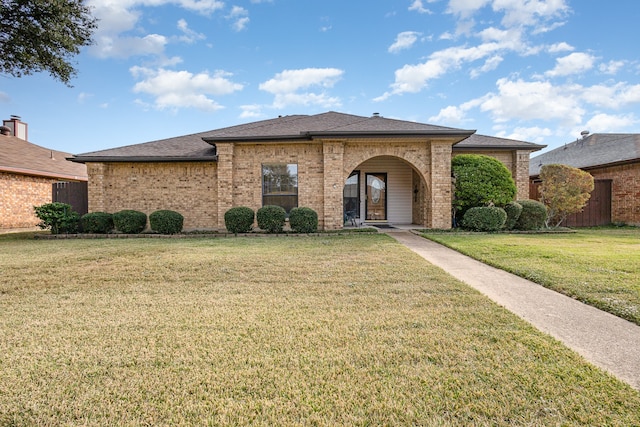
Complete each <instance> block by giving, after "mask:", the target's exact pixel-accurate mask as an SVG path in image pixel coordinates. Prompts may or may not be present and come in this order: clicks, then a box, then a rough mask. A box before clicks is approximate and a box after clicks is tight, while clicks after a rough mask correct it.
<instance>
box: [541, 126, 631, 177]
mask: <svg viewBox="0 0 640 427" xmlns="http://www.w3.org/2000/svg"><path fill="white" fill-rule="evenodd" d="M633 161H640V134H637V133H594V134H593V135H589V136H587V137H585V138H582V139H579V140H577V141H574V142H572V143H570V144H566V145H564V146H562V147H559V148H556V149H555V150H551V151H549V152H547V153H543V154H540V155H539V156H536V157H534V158H532V159H531V161H530V162H529V175H530V176H536V175H539V174H540V168H541V167H542V165H549V164H564V165H568V166H573V167H575V168H581V169H590V168H595V167H601V166H607V165H615V164H619V163H626V162H633Z"/></svg>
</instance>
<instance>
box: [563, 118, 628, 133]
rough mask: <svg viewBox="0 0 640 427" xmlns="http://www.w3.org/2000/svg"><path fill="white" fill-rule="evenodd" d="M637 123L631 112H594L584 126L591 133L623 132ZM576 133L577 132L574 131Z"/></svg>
mask: <svg viewBox="0 0 640 427" xmlns="http://www.w3.org/2000/svg"><path fill="white" fill-rule="evenodd" d="M637 124H638V119H637V118H636V117H635V116H634V115H633V114H625V115H611V114H604V113H601V114H596V115H595V116H593V117H592V118H591V119H590V120H589V121H588V122H587V123H586V124H585V127H586V129H588V130H589V131H590V132H591V133H596V132H598V133H605V132H611V133H616V132H623V131H624V130H625V129H629V128H630V127H635V126H637ZM575 133H576V134H578V132H577V131H576V132H575Z"/></svg>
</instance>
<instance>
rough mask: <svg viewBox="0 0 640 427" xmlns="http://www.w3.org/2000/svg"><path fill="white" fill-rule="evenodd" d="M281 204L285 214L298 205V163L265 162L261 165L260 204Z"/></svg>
mask: <svg viewBox="0 0 640 427" xmlns="http://www.w3.org/2000/svg"><path fill="white" fill-rule="evenodd" d="M266 205H275V206H282V207H283V208H284V210H286V211H287V214H289V212H290V211H291V209H292V208H295V207H297V206H298V165H297V164H295V163H289V164H286V163H266V164H263V165H262V206H266Z"/></svg>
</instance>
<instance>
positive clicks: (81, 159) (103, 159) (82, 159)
mask: <svg viewBox="0 0 640 427" xmlns="http://www.w3.org/2000/svg"><path fill="white" fill-rule="evenodd" d="M67 160H70V161H72V162H76V163H119V162H120V163H124V162H139V163H160V162H217V161H218V156H201V157H180V156H76V157H69V158H67Z"/></svg>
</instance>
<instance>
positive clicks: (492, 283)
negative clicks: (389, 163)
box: [381, 229, 640, 390]
mask: <svg viewBox="0 0 640 427" xmlns="http://www.w3.org/2000/svg"><path fill="white" fill-rule="evenodd" d="M381 231H384V232H386V233H387V234H388V235H389V236H391V237H393V238H395V239H396V240H398V241H399V242H400V243H402V244H404V245H405V246H407V247H408V248H409V249H411V250H412V251H414V252H416V253H418V254H419V255H421V256H422V257H423V258H424V259H426V260H427V261H429V262H430V263H432V264H434V265H436V266H438V267H440V268H442V269H443V270H445V271H446V272H448V273H449V274H451V275H452V276H453V277H455V278H457V279H458V280H461V281H463V282H465V283H467V284H468V285H470V286H472V287H474V288H476V289H477V290H479V291H480V292H482V293H483V294H485V295H486V296H488V297H489V298H491V299H492V300H493V301H495V302H497V303H498V304H500V305H501V306H503V307H505V308H506V309H507V310H509V311H511V312H513V313H515V314H517V315H518V316H520V317H521V318H523V319H524V320H526V321H527V322H529V323H531V324H532V325H533V326H535V327H536V328H538V329H539V330H541V331H542V332H545V333H548V334H549V335H551V336H553V337H555V338H556V339H558V340H560V341H562V342H563V343H564V344H565V345H567V346H568V347H569V348H571V349H573V350H575V351H576V352H578V353H579V354H581V355H582V356H583V357H584V358H585V359H587V360H588V361H589V362H591V363H593V364H594V365H596V366H598V367H600V368H602V369H604V370H606V371H608V372H610V373H611V374H613V375H615V376H616V377H618V378H619V379H621V380H622V381H625V382H626V383H628V384H630V385H631V386H632V387H634V388H635V389H637V390H640V326H637V325H635V324H633V323H631V322H628V321H626V320H622V319H620V318H618V317H616V316H613V315H611V314H609V313H605V312H604V311H601V310H598V309H597V308H594V307H591V306H588V305H585V304H583V303H581V302H578V301H576V300H574V299H572V298H569V297H567V296H564V295H562V294H559V293H557V292H554V291H551V290H549V289H547V288H544V287H542V286H540V285H538V284H536V283H533V282H530V281H528V280H525V279H522V278H520V277H518V276H515V275H513V274H511V273H507V272H505V271H503V270H499V269H497V268H493V267H490V266H488V265H486V264H483V263H481V262H479V261H476V260H474V259H472V258H469V257H468V256H465V255H462V254H460V253H459V252H456V251H454V250H452V249H449V248H447V247H445V246H442V245H440V244H438V243H435V242H432V241H430V240H427V239H425V238H422V237H420V236H417V235H415V234H413V233H412V232H410V231H407V230H397V229H396V230H393V229H391V230H381Z"/></svg>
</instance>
